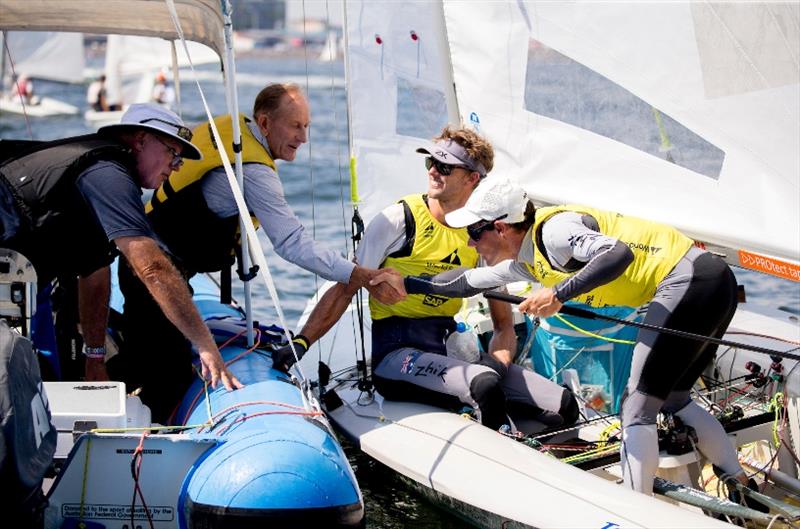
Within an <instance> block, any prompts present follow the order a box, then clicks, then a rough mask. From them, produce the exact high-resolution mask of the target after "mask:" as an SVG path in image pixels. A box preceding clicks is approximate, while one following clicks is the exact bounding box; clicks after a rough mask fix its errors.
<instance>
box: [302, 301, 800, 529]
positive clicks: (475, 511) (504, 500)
mask: <svg viewBox="0 0 800 529" xmlns="http://www.w3.org/2000/svg"><path fill="white" fill-rule="evenodd" d="M323 290H324V287H323ZM311 308H312V307H311V304H310V305H309V307H308V308H307V310H306V313H305V314H304V317H303V318H301V322H300V326H302V324H303V321H304V320H305V318H306V317H307V316H308V314H309V311H310V310H311ZM354 315H355V312H354V311H353V308H352V307H351V308H350V309H349V310H348V312H346V313H345V315H344V316H343V317H342V319H341V320H340V321H339V323H338V324H337V325H336V327H335V328H334V329H332V330H331V331H330V332H328V334H327V335H326V336H325V337H323V338H322V339H321V340H320V342H319V344H320V349H319V352H318V351H317V350H315V349H314V348H312V350H311V351H310V352H309V354H307V355H306V356H305V357H304V359H303V360H302V361H301V363H300V367H301V369H303V372H304V373H305V374H306V375H307V376H312V377H314V375H315V372H316V369H315V366H316V363H317V362H318V361H319V360H322V361H323V362H325V363H326V364H328V365H329V367H331V370H332V371H333V372H334V373H337V372H343V370H346V369H347V368H348V367H349V366H352V365H353V364H354V361H355V359H356V355H355V351H356V350H358V348H356V347H354V335H353V329H354V328H357V323H356V326H355V327H354ZM366 318H367V319H366V321H365V322H364V329H365V335H366V336H369V331H370V327H371V322H370V321H369V317H368V311H367V313H366ZM741 332H747V333H751V334H752V335H751V336H749V338H747V337H746V336H744V335H742V334H738V333H741ZM798 333H800V327H798V326H797V317H796V316H794V315H791V314H789V313H786V312H783V311H771V310H768V309H762V308H759V307H752V306H748V305H746V304H742V305H740V308H739V310H738V312H737V315H736V318H735V319H734V323H733V325H732V326H731V334H729V335H727V336H726V339H728V340H736V341H740V342H747V343H751V344H754V345H761V346H762V347H776V346H775V345H774V343H775V340H770V339H768V338H764V337H763V336H762V337H758V336H755V335H756V334H761V335H764V334H769V335H770V336H775V337H779V338H782V339H784V340H792V339H794V340H798V339H799V338H800V336H798ZM770 344H771V345H770ZM792 347H796V346H793V345H789V344H786V343H785V342H784V343H783V349H786V350H789V349H791V348H792ZM776 348H777V347H776ZM778 350H781V349H780V348H778ZM366 351H367V355H368V356H367V358H368V359H369V351H370V347H369V343H367V344H366ZM720 353H724V349H722V348H721V349H720ZM752 355H753V357H752V358H751V356H750V355H749V354H748V355H745V353H744V352H742V351H737V352H736V358H735V362H734V364H733V366H731V365H727V364H721V365H720V367H721V369H723V370H725V371H726V374H727V373H728V372H729V371H730V370H731V369H733V373H734V375H733V376H736V374H737V373H739V372H740V371H742V372H743V371H744V369H745V368H744V363H745V362H746V361H749V360H754V361H758V362H761V363H762V364H763V363H764V361H765V359H766V362H767V364H768V363H769V362H771V360H769V357H768V356H766V355H764V354H760V353H752ZM725 356H726V355H725V354H723V355H722V357H723V359H724V358H725ZM783 363H784V365H785V370H786V372H787V373H789V376H788V378H787V391H788V392H789V393H792V392H795V391H796V386H797V379H798V377H800V369H794V367H795V364H796V362H794V361H790V360H784V361H783ZM765 367H766V366H765ZM356 378H357V376H356V372H355V370H354V369H353V370H351V371H345V372H343V374H342V375H341V377H340V379H341V380H342V381H343V382H341V383H338V384H336V383H331V384H330V385H329V386H328V387H329V389H330V388H333V389H334V391H335V393H336V395H338V397H339V398H340V399H341V400H342V402H343V404H342V405H338V406H337V404H336V399H335V398H334V399H330V400H329V399H324V398H323V399H322V400H323V402H327V412H328V415H329V417H330V419H331V421H332V422H333V424H334V426H335V427H336V428H337V429H338V430H339V431H340V432H341V433H342V434H343V435H345V436H346V437H348V438H349V439H350V440H351V441H352V442H354V443H355V444H357V445H358V446H359V447H360V449H361V450H362V451H363V452H364V453H365V454H367V455H369V456H370V457H372V458H374V459H375V460H376V461H378V462H380V463H382V464H384V465H386V466H387V467H389V468H391V469H392V470H394V471H395V472H397V473H398V474H399V475H400V476H402V477H403V478H405V479H406V480H407V481H408V482H409V484H411V485H412V486H413V487H414V488H415V489H417V490H418V491H420V492H421V493H422V494H423V495H425V496H426V497H428V498H429V499H430V500H431V501H433V502H434V503H437V504H439V505H440V506H442V507H444V508H447V509H449V510H451V511H453V513H454V514H456V515H457V516H460V517H462V518H464V519H466V520H467V521H469V522H470V523H471V524H473V525H475V526H478V527H498V528H500V527H503V528H507V527H548V528H551V527H552V528H559V527H562V528H574V527H608V528H616V527H664V528H666V527H670V528H671V527H730V525H728V524H726V523H723V522H720V521H718V520H715V519H712V518H710V517H708V516H705V515H703V514H702V513H701V512H699V511H698V510H690V509H691V508H682V507H678V506H676V505H673V504H671V503H667V502H665V501H662V500H660V499H656V498H654V497H649V496H646V495H643V494H639V493H636V492H633V491H629V490H627V489H625V488H624V487H623V486H621V485H619V484H617V483H615V481H614V478H613V474H606V473H601V474H603V475H604V477H605V478H606V479H604V478H603V477H600V476H599V475H595V474H592V473H590V472H587V471H584V470H581V469H579V468H577V467H573V466H571V465H569V464H566V463H562V462H560V461H558V460H557V459H556V458H553V457H550V456H548V455H546V454H544V453H541V452H538V451H536V450H534V449H532V448H530V447H528V446H526V445H524V444H523V443H520V442H518V441H516V440H514V439H512V438H509V437H507V436H504V435H501V434H499V433H497V432H494V431H491V430H489V429H487V428H485V427H483V426H482V425H480V424H478V423H476V422H474V421H473V420H471V419H468V418H464V417H462V416H460V415H457V414H455V413H452V412H449V411H445V410H442V409H440V408H436V407H433V406H428V405H424V404H418V403H413V402H396V401H384V400H383V399H382V397H380V395H376V396H375V400H374V401H370V399H369V398H368V397H367V395H366V394H365V393H363V392H362V391H360V390H359V389H358V387H357V384H356V383H355V381H354V380H355V379H356ZM790 398H794V399H795V400H796V393H794V397H791V396H790ZM791 410H792V408H791V407H790V412H791ZM759 432H761V430H758V431H755V430H753V431H749V432H747V433H740V434H738V435H735V436H733V437H732V442H739V443H746V442H750V441H752V440H753V439H754V438H755V437H758V436H759V435H760V433H759ZM762 433H763V432H762ZM590 436H591V435H590ZM675 460H676V459H675V458H669V461H668V458H665V459H663V460H662V462H664V463H665V464H664V466H665V467H666V466H671V465H673V464H674V462H675ZM609 524H611V525H609Z"/></svg>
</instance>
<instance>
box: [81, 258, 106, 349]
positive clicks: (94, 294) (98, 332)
mask: <svg viewBox="0 0 800 529" xmlns="http://www.w3.org/2000/svg"><path fill="white" fill-rule="evenodd" d="M110 295H111V271H110V269H109V268H108V267H107V266H106V267H103V268H101V269H100V270H97V271H96V272H94V273H92V274H91V275H89V276H86V277H81V278H79V279H78V314H79V316H80V321H81V334H82V335H83V341H84V342H85V343H86V345H88V346H89V347H100V346H102V345H105V343H106V327H107V326H108V298H109V296H110Z"/></svg>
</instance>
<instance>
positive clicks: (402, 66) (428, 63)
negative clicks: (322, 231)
mask: <svg viewBox="0 0 800 529" xmlns="http://www.w3.org/2000/svg"><path fill="white" fill-rule="evenodd" d="M411 7H415V9H411ZM347 10H348V26H347V50H348V55H347V57H346V61H347V75H348V85H347V90H348V100H349V101H350V107H351V108H350V130H351V134H352V140H353V153H352V154H353V155H354V156H355V157H356V159H357V174H358V178H357V193H358V197H359V199H360V210H361V213H362V216H363V217H364V219H365V220H367V221H368V220H369V219H371V218H372V217H373V216H374V215H375V214H376V213H377V212H379V211H380V210H381V209H383V208H384V207H385V206H387V205H388V204H390V203H392V202H394V201H396V200H397V199H398V198H399V197H402V196H404V195H406V194H408V193H414V192H419V190H421V189H425V188H426V182H427V173H426V171H425V169H424V166H423V165H422V161H423V158H422V155H420V154H416V153H415V152H414V151H415V149H416V148H417V147H419V146H420V145H421V144H422V143H423V142H424V141H427V140H430V138H431V137H433V136H434V135H436V134H437V133H438V132H439V131H441V129H442V127H443V126H444V125H445V124H446V123H448V121H450V122H452V121H453V120H451V119H449V118H448V105H447V100H448V99H451V100H452V84H451V83H450V82H449V80H450V72H449V70H450V67H449V63H448V61H447V55H446V53H445V51H444V47H445V46H446V44H445V43H444V39H443V37H444V35H443V34H442V31H441V25H440V24H441V16H440V12H441V10H437V9H431V6H430V5H413V6H409V5H408V4H406V3H402V2H392V1H383V2H348V3H347ZM437 13H439V16H437ZM448 91H449V92H450V93H448ZM450 106H451V108H452V107H454V105H453V104H452V103H451V105H450ZM453 116H454V117H456V119H457V115H455V114H453Z"/></svg>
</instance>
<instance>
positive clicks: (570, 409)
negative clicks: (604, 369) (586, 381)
mask: <svg viewBox="0 0 800 529" xmlns="http://www.w3.org/2000/svg"><path fill="white" fill-rule="evenodd" d="M500 387H501V388H502V389H503V393H504V394H505V396H506V401H507V402H508V403H509V408H510V407H511V406H513V405H515V404H517V405H522V406H523V407H525V408H529V413H525V415H529V417H528V418H531V419H536V420H537V421H539V422H541V423H543V424H545V425H547V426H559V425H561V424H564V423H568V424H571V423H573V422H575V421H576V420H577V418H578V404H577V401H576V400H575V397H574V395H573V394H572V392H571V391H569V390H568V389H567V388H565V387H563V386H559V385H558V384H556V383H555V382H553V381H552V380H550V379H548V378H545V377H543V376H541V375H540V374H538V373H535V372H534V371H531V370H530V369H524V368H523V367H520V366H518V365H516V364H512V365H510V366H508V373H507V374H506V376H505V377H503V378H502V379H501V380H500ZM526 411H528V410H526Z"/></svg>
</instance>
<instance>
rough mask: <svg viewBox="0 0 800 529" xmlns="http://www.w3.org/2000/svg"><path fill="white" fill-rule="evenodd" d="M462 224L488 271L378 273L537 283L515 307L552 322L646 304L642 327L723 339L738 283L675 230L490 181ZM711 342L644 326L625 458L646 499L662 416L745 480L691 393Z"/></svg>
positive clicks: (626, 416)
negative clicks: (566, 310) (582, 308)
mask: <svg viewBox="0 0 800 529" xmlns="http://www.w3.org/2000/svg"><path fill="white" fill-rule="evenodd" d="M445 218H446V220H447V223H448V224H449V225H451V226H464V227H466V228H467V231H468V233H469V237H470V246H473V247H475V248H476V249H477V250H478V252H479V253H480V254H481V256H482V257H483V258H484V259H485V260H486V262H487V263H488V264H489V265H490V266H489V267H484V268H478V269H473V270H466V271H463V272H456V273H444V274H439V275H436V276H433V277H406V278H405V280H404V281H402V280H399V279H398V278H397V277H396V276H392V275H389V274H383V275H381V276H380V277H378V278H376V279H375V280H373V282H374V283H375V284H378V283H379V282H382V281H387V282H389V283H390V284H391V285H392V286H393V287H394V288H395V289H396V290H398V291H400V290H402V288H403V286H405V289H406V291H407V292H408V294H424V295H439V296H453V297H455V296H471V295H474V294H477V293H479V292H484V291H486V290H490V289H493V288H496V287H498V286H502V285H505V284H507V283H511V282H514V281H520V280H522V281H536V282H539V283H541V284H542V286H543V287H544V288H541V289H538V290H536V291H534V293H533V294H531V295H529V296H528V297H527V298H526V299H525V300H524V301H523V302H522V303H520V305H519V309H520V311H522V312H525V313H528V314H531V315H534V316H540V317H547V316H551V315H553V314H555V313H556V312H558V311H559V310H560V309H561V306H562V304H563V303H564V302H566V301H568V300H574V301H578V302H580V303H584V304H587V305H590V306H593V307H598V308H601V307H607V306H627V307H639V306H642V305H649V308H648V311H647V315H646V317H645V320H644V323H645V324H648V325H649V326H650V328H651V329H652V328H659V327H666V328H671V329H678V330H683V331H688V332H692V333H695V334H702V335H707V336H712V337H716V338H721V337H722V335H723V334H724V333H725V331H726V329H727V327H728V324H729V323H730V321H731V318H732V317H733V313H734V312H735V310H736V300H737V288H736V279H735V277H734V276H733V273H732V272H731V270H730V269H729V268H728V266H727V264H725V262H724V261H723V260H722V259H721V258H719V257H717V256H715V255H713V254H710V253H708V252H706V251H704V250H701V249H700V248H697V247H696V246H694V244H693V241H692V240H691V239H689V238H688V237H686V236H685V235H683V234H682V233H680V232H679V231H678V230H676V229H674V228H672V227H670V226H666V225H663V224H658V223H655V222H651V221H648V220H644V219H637V218H635V217H629V216H626V215H621V214H619V213H614V212H608V211H602V210H598V209H594V208H591V207H587V206H577V205H563V206H551V207H543V208H539V209H536V208H534V206H533V203H532V202H530V200H529V199H528V196H527V193H526V192H525V190H524V189H522V188H521V187H519V186H517V185H515V184H513V183H512V182H510V181H508V180H503V179H498V180H491V179H489V180H487V181H486V182H483V183H482V184H481V185H480V187H478V189H477V190H476V191H475V192H474V193H473V194H472V196H471V197H470V198H469V200H468V201H467V203H466V204H465V205H464V206H463V207H462V208H460V209H457V210H455V211H453V212H451V213H449V214H448V215H447V216H446V217H445ZM715 348H716V346H712V345H711V344H708V343H706V342H702V341H694V340H689V339H686V338H676V337H673V336H670V335H665V334H658V333H656V332H654V331H651V330H643V331H640V332H639V334H638V336H637V339H636V345H635V346H634V351H633V361H632V365H631V372H630V377H629V379H628V383H627V387H626V389H627V397H626V399H625V400H624V401H623V404H622V412H621V415H622V425H623V435H622V450H621V459H622V463H623V465H622V466H623V472H624V477H625V483H626V485H627V486H628V487H630V488H632V489H634V490H637V491H639V492H644V493H646V494H651V493H652V489H653V479H654V475H655V471H656V469H657V467H658V439H657V438H658V435H657V431H656V417H657V415H658V413H659V412H661V411H664V412H667V413H671V414H674V415H676V416H677V417H679V418H680V419H681V420H682V421H683V422H684V423H685V424H686V425H687V426H690V427H692V428H693V429H694V430H695V432H696V433H697V436H698V442H697V448H698V449H699V450H700V451H701V452H702V453H703V454H704V456H705V457H707V458H708V459H709V460H710V461H711V462H712V463H714V464H715V465H717V466H718V467H719V468H721V469H722V471H723V472H724V473H725V474H727V475H730V476H734V477H736V478H737V479H738V480H739V481H740V482H741V483H744V484H747V483H748V479H747V476H746V475H745V473H744V471H743V470H742V467H741V465H740V464H739V462H738V459H737V455H736V450H735V449H734V446H733V445H732V444H731V442H730V441H729V439H728V437H727V434H726V433H725V430H724V429H723V428H722V425H721V424H720V423H719V422H718V421H717V420H716V419H715V418H714V417H713V416H712V415H711V414H710V413H708V411H706V410H705V409H704V408H701V407H700V406H698V405H697V404H696V403H695V402H694V401H692V399H691V398H690V390H691V389H692V387H693V385H694V383H695V382H696V381H697V379H698V377H699V376H700V374H701V373H702V371H703V369H704V368H705V367H706V366H707V365H708V363H709V361H710V358H711V357H712V356H713V354H714V350H715Z"/></svg>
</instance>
